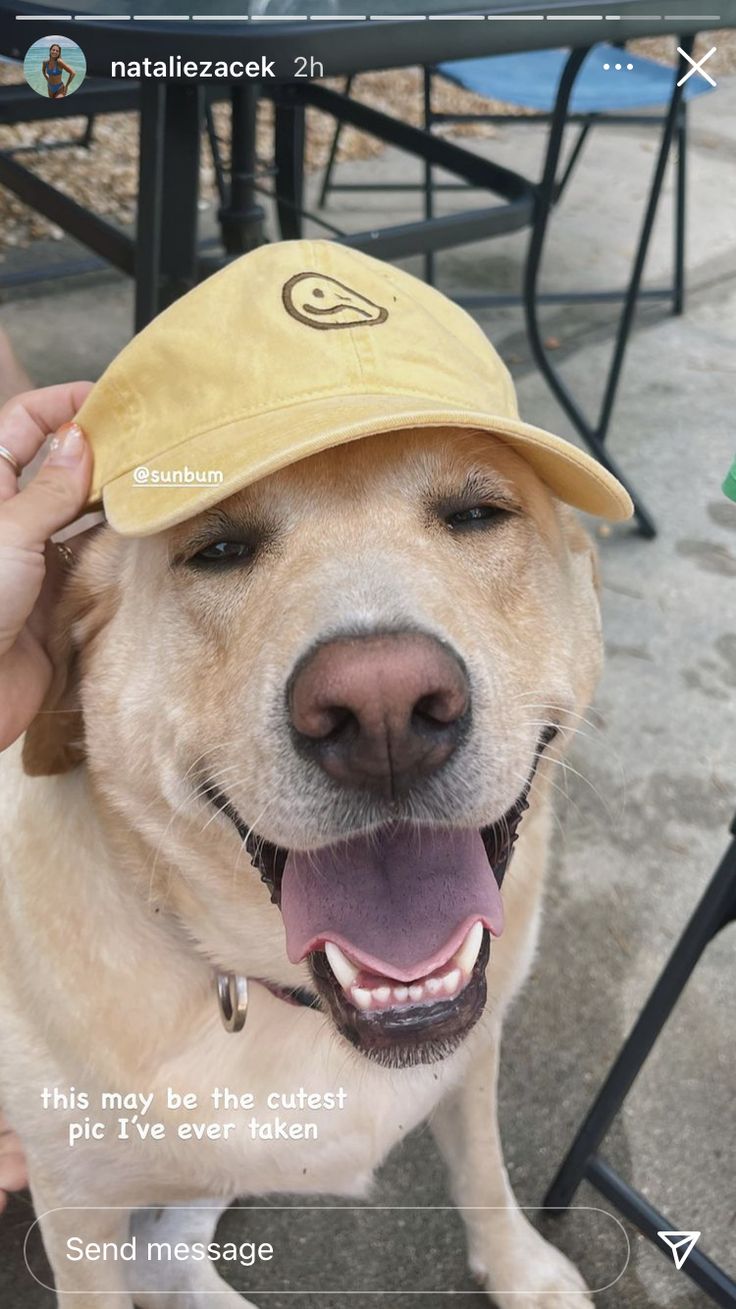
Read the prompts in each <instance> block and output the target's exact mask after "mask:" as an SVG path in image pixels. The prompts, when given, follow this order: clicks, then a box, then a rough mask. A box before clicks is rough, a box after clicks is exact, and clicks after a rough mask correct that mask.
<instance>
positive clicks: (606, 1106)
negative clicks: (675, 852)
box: [544, 819, 736, 1208]
mask: <svg viewBox="0 0 736 1309" xmlns="http://www.w3.org/2000/svg"><path fill="white" fill-rule="evenodd" d="M731 831H732V833H734V834H736V819H735V820H734V823H733V824H732V827H731ZM735 917H736V839H734V840H732V841H731V843H730V845H729V847H728V849H727V850H726V853H725V855H724V856H723V859H722V860H721V863H720V865H719V867H718V869H717V871H716V873H715V874H714V876H713V878H712V879H711V882H710V884H709V886H708V888H707V890H706V892H705V894H704V895H703V897H702V899H701V901H700V903H699V904H698V907H697V908H696V910H695V912H694V914H693V916H692V918H691V919H690V921H689V923H688V924H687V927H686V928H685V931H684V932H683V934H682V936H681V937H680V940H679V941H678V943H677V945H676V946H675V949H674V950H673V952H672V954H671V955H670V958H669V961H668V963H667V964H666V966H665V969H664V972H663V973H662V974H661V976H660V979H659V981H658V982H657V984H656V986H655V987H654V990H653V991H652V993H651V995H650V997H649V999H648V1000H647V1002H646V1004H645V1006H644V1008H643V1009H642V1011H641V1014H640V1015H639V1018H638V1019H637V1021H636V1023H635V1025H634V1027H633V1029H632V1031H631V1034H630V1036H629V1037H628V1039H627V1041H626V1042H625V1044H624V1046H623V1049H622V1050H621V1053H620V1054H619V1056H618V1058H617V1060H616V1062H615V1063H614V1065H613V1067H612V1068H611V1070H610V1072H609V1074H608V1077H607V1078H606V1080H605V1082H604V1083H603V1086H602V1087H601V1089H600V1091H599V1092H598V1095H597V1097H596V1100H595V1102H594V1104H593V1106H592V1108H591V1109H590V1110H589V1112H588V1114H587V1115H586V1118H585V1120H584V1121H583V1123H582V1126H581V1127H580V1129H579V1130H578V1133H577V1136H576V1137H575V1140H574V1142H573V1144H572V1146H571V1147H570V1150H569V1151H568V1154H567V1156H566V1158H565V1159H564V1161H563V1163H562V1165H561V1166H560V1169H559V1171H558V1173H557V1176H556V1177H555V1179H554V1181H553V1182H552V1185H551V1186H550V1188H549V1190H548V1192H547V1194H546V1196H545V1199H544V1204H545V1205H548V1206H550V1207H551V1208H557V1207H561V1208H567V1206H568V1205H569V1204H570V1201H571V1200H572V1198H573V1196H574V1194H575V1192H576V1190H577V1188H578V1186H579V1185H580V1183H581V1182H582V1181H583V1179H584V1177H585V1176H586V1174H587V1171H588V1167H589V1165H590V1163H591V1160H592V1159H593V1157H594V1155H595V1153H596V1151H597V1149H598V1146H599V1145H600V1143H601V1141H602V1140H603V1138H604V1136H605V1135H606V1133H607V1131H608V1129H609V1127H610V1126H611V1123H612V1122H613V1119H614V1118H615V1117H616V1114H617V1113H618V1111H619V1109H620V1108H621V1105H622V1104H623V1102H624V1100H625V1099H626V1096H627V1095H628V1093H629V1091H630V1089H631V1087H632V1085H633V1083H634V1081H635V1080H636V1078H637V1076H638V1075H639V1072H640V1071H641V1068H642V1066H643V1064H644V1062H645V1060H646V1059H647V1058H648V1056H649V1053H650V1051H651V1049H652V1046H653V1045H654V1043H655V1041H656V1039H657V1037H658V1036H659V1034H660V1032H661V1031H662V1028H663V1027H664V1025H665V1023H666V1022H667V1019H668V1018H669V1016H670V1014H671V1013H672V1010H673V1009H674V1007H675V1004H676V1003H677V1001H678V999H679V997H680V995H681V994H682V991H683V990H684V988H685V984H686V982H687V981H688V978H689V977H690V974H691V973H692V971H693V969H694V968H695V965H696V964H697V962H698V960H699V959H700V956H701V955H702V953H703V951H704V950H705V948H706V946H707V945H708V943H709V941H712V940H713V937H714V936H716V935H717V933H718V932H719V931H721V929H722V928H723V927H725V926H726V925H727V924H728V923H729V922H731V921H733V919H734V918H735Z"/></svg>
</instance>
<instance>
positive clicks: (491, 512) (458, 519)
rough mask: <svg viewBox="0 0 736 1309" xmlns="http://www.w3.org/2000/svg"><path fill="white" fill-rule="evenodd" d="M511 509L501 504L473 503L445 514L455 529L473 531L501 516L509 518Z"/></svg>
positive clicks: (451, 526)
mask: <svg viewBox="0 0 736 1309" xmlns="http://www.w3.org/2000/svg"><path fill="white" fill-rule="evenodd" d="M510 512H511V511H510V510H508V509H504V508H502V507H501V506H500V505H473V506H472V507H471V508H469V509H457V510H455V511H453V512H452V513H450V514H446V515H445V522H446V523H447V526H448V527H450V528H452V529H453V530H454V531H472V530H473V529H474V528H477V527H485V526H486V525H487V524H488V523H491V522H495V521H497V520H498V519H499V518H507V517H508V515H509V513H510Z"/></svg>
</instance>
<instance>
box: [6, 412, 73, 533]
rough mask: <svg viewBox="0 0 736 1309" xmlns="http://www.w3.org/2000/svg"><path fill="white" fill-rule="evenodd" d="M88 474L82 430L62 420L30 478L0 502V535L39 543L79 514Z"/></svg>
mask: <svg viewBox="0 0 736 1309" xmlns="http://www.w3.org/2000/svg"><path fill="white" fill-rule="evenodd" d="M91 475H92V455H91V451H90V449H89V446H88V444H87V442H86V440H85V437H84V433H83V432H82V429H81V427H79V426H78V425H77V423H65V424H64V426H63V427H60V428H59V431H58V432H57V434H56V436H55V437H54V438H53V440H52V441H51V445H50V446H49V452H48V455H47V456H46V458H45V460H44V462H43V464H42V465H41V468H40V470H39V472H38V473H37V475H36V476H35V477H34V479H33V481H32V482H29V484H28V486H25V487H23V489H22V491H19V492H18V494H17V495H15V496H13V498H12V499H11V500H8V501H6V503H5V504H4V505H3V506H2V515H1V516H0V527H1V528H2V529H4V530H2V531H0V536H2V537H4V538H5V540H6V542H7V543H10V538H14V539H13V542H12V543H13V544H15V545H19V546H22V547H26V548H28V547H33V546H36V547H38V546H42V545H43V543H44V542H45V541H47V540H48V538H49V537H50V536H53V534H54V533H55V532H58V531H59V530H60V529H61V528H62V527H66V526H67V524H69V523H72V522H73V521H74V519H75V518H77V517H78V516H79V514H80V513H81V511H82V509H83V508H84V506H85V502H86V499H87V492H88V489H89V483H90V478H91Z"/></svg>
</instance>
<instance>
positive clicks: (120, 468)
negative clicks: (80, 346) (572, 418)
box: [78, 241, 632, 536]
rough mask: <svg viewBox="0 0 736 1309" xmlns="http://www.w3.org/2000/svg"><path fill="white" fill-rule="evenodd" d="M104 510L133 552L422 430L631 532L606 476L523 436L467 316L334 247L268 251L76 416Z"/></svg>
mask: <svg viewBox="0 0 736 1309" xmlns="http://www.w3.org/2000/svg"><path fill="white" fill-rule="evenodd" d="M78 420H79V422H80V424H81V426H82V427H83V428H84V430H85V432H86V433H87V436H88V437H89V440H90V443H91V445H92V450H93V454H94V474H93V482H92V488H91V492H90V507H91V506H92V505H97V504H99V502H100V500H102V502H103V504H104V507H105V512H106V515H107V518H108V521H109V522H110V524H111V525H112V527H114V528H115V529H116V530H117V531H118V532H121V533H122V534H124V535H126V536H147V535H149V534H150V533H152V532H159V531H162V530H163V529H164V528H167V527H171V526H173V525H174V524H175V523H180V522H183V521H184V520H185V519H187V518H191V517H193V515H195V514H197V513H199V512H200V511H201V510H203V509H206V508H208V507H209V506H210V505H213V504H216V503H217V502H218V501H220V500H224V499H225V498H226V497H227V496H229V495H232V494H233V492H234V491H238V490H240V489H241V488H242V487H244V486H248V485H249V484H250V483H251V482H255V481H257V480H258V479H259V478H262V477H266V476H267V475H268V474H269V473H273V472H275V471H276V470H277V469H279V468H283V467H284V466H285V465H287V464H292V463H295V462H296V461H297V460H299V459H304V458H305V457H306V456H308V455H312V454H316V453H317V452H318V451H320V450H326V449H328V448H329V447H331V446H336V445H340V444H342V443H343V442H346V441H355V440H357V439H358V438H359V437H364V436H371V435H375V434H377V433H379V432H393V431H396V432H400V431H406V430H407V429H409V428H416V427H454V428H472V429H476V430H477V429H480V430H482V431H487V432H491V433H493V434H494V435H495V436H498V437H500V438H501V439H502V440H504V441H505V442H507V443H508V444H509V445H510V446H511V447H512V448H513V449H514V450H515V451H516V452H517V453H518V454H519V455H521V456H522V457H523V458H524V459H525V460H526V461H527V462H528V463H529V464H531V466H532V467H533V468H534V470H535V471H536V473H537V474H538V475H539V477H540V478H541V479H542V481H543V482H545V483H546V485H547V486H548V487H549V489H550V490H551V491H552V492H553V493H554V494H555V495H556V496H559V498H560V499H561V500H565V501H567V503H568V504H571V505H574V506H576V507H577V508H578V509H584V510H587V512H588V513H591V514H599V515H601V516H602V517H604V518H609V519H614V520H617V519H624V518H628V517H629V516H630V515H631V513H632V504H631V500H630V498H629V495H628V493H627V492H626V491H625V490H624V488H623V487H622V486H621V485H620V483H619V482H618V481H617V480H616V478H615V477H613V476H611V474H610V473H608V472H607V471H606V470H605V469H604V468H603V467H602V466H601V464H599V463H597V462H596V461H595V460H594V459H592V458H591V457H590V456H589V455H587V454H585V453H584V452H583V451H582V450H579V449H578V448H577V446H574V445H571V444H570V442H568V441H563V440H562V439H561V438H560V437H558V436H552V435H551V434H550V433H549V432H545V431H542V430H541V429H540V428H537V427H531V426H530V425H529V424H528V423H523V422H521V421H520V419H519V416H518V409H517V405H516V396H515V393H514V387H513V383H512V381H511V377H510V375H509V372H508V370H507V368H506V367H505V365H504V364H503V363H502V362H501V359H500V358H499V356H498V355H497V354H496V351H495V350H494V349H493V346H492V345H491V344H490V342H489V341H488V340H487V338H486V336H485V335H484V333H483V332H482V331H481V329H480V328H479V327H478V326H477V324H476V323H475V322H474V321H473V319H472V318H470V317H469V315H468V314H466V313H465V312H464V310H462V309H460V308H458V306H457V305H455V304H453V303H452V302H451V301H450V300H447V299H446V298H445V296H443V295H441V294H440V292H438V291H436V290H434V289H433V288H432V287H429V286H426V285H425V284H424V283H423V282H420V281H418V280H417V279H416V278H414V277H411V276H410V275H409V274H408V273H405V272H403V271H402V270H401V269H399V268H395V267H394V266H393V265H390V264H384V263H381V262H379V261H378V260H376V259H372V258H370V256H368V255H365V254H361V253H359V252H358V251H355V250H351V249H349V248H348V247H346V246H343V245H338V244H336V243H335V242H333V241H282V242H280V243H276V244H273V245H265V246H261V247H260V248H259V249H257V250H254V251H253V252H252V253H251V254H247V255H244V256H243V258H242V259H238V260H236V261H235V262H234V263H231V264H229V265H228V266H227V267H226V268H224V269H222V270H221V271H220V272H218V273H216V274H215V275H214V276H212V277H210V278H208V279H207V281H205V282H202V283H201V284H200V285H199V286H197V287H195V289H194V290H193V291H190V292H189V294H188V295H185V296H184V297H183V298H182V299H181V300H178V301H176V303H175V304H173V305H172V306H171V307H170V308H169V309H167V310H165V312H164V313H162V314H161V315H160V316H159V317H158V318H156V319H154V321H153V322H152V323H150V324H149V325H148V327H146V328H145V329H144V330H143V331H142V332H140V333H139V335H138V336H136V337H134V339H133V340H132V341H131V342H130V344H129V345H127V346H126V347H125V349H124V350H123V351H122V352H121V353H120V354H119V355H118V356H117V358H116V359H115V360H113V362H112V363H111V364H110V367H109V368H108V369H107V370H106V372H105V373H104V374H103V376H102V377H101V378H100V380H99V382H98V383H97V385H96V386H95V387H94V389H93V390H92V391H91V392H90V394H89V396H88V397H87V399H86V400H85V402H84V404H83V405H82V408H81V410H80V411H79V414H78Z"/></svg>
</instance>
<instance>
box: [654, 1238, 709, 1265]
mask: <svg viewBox="0 0 736 1309" xmlns="http://www.w3.org/2000/svg"><path fill="white" fill-rule="evenodd" d="M657 1236H658V1237H659V1239H660V1240H661V1241H664V1243H665V1245H668V1246H669V1247H670V1250H671V1251H672V1258H673V1259H674V1261H675V1268H682V1265H683V1264H684V1262H685V1260H686V1259H687V1258H688V1256H689V1255H691V1254H692V1252H693V1250H694V1248H695V1246H696V1245H697V1243H698V1241H699V1240H700V1232H657Z"/></svg>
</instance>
